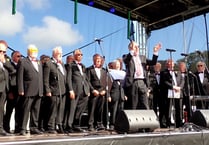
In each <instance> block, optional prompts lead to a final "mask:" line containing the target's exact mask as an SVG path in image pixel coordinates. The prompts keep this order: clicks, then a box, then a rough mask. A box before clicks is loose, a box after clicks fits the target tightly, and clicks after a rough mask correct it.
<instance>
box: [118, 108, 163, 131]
mask: <svg viewBox="0 0 209 145" xmlns="http://www.w3.org/2000/svg"><path fill="white" fill-rule="evenodd" d="M159 126H160V124H159V121H158V118H157V115H156V114H155V112H154V111H153V110H123V111H121V112H119V114H118V115H117V118H116V120H115V130H116V131H117V132H119V133H131V132H139V131H142V130H143V131H147V130H148V131H153V130H154V129H156V128H159Z"/></svg>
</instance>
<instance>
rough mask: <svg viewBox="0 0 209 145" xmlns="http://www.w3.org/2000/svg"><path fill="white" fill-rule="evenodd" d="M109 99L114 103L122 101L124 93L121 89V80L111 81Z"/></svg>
mask: <svg viewBox="0 0 209 145" xmlns="http://www.w3.org/2000/svg"><path fill="white" fill-rule="evenodd" d="M110 97H111V99H112V101H113V102H115V101H120V102H121V101H124V100H125V93H124V90H123V87H122V81H121V80H113V82H112V85H111V88H110Z"/></svg>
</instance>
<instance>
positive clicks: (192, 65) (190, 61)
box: [176, 51, 208, 72]
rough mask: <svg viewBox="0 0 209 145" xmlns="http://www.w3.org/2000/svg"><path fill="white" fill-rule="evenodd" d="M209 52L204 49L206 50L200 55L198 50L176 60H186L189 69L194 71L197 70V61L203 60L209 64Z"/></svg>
mask: <svg viewBox="0 0 209 145" xmlns="http://www.w3.org/2000/svg"><path fill="white" fill-rule="evenodd" d="M207 53H208V51H204V52H202V54H201V55H199V54H197V53H196V52H192V53H190V54H188V56H187V57H184V58H181V59H178V60H177V61H176V62H177V64H178V63H179V62H182V61H183V62H186V64H187V69H188V70H190V71H192V72H195V71H196V63H197V62H198V61H203V62H205V63H206V65H207V66H208V57H207V56H208V54H207ZM185 59H186V60H185Z"/></svg>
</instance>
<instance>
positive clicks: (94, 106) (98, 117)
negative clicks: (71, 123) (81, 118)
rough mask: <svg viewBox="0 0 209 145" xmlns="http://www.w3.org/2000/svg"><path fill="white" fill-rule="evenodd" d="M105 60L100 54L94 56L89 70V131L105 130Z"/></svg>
mask: <svg viewBox="0 0 209 145" xmlns="http://www.w3.org/2000/svg"><path fill="white" fill-rule="evenodd" d="M102 61H103V58H102V56H101V55H99V54H95V55H94V56H93V65H92V66H90V67H88V68H87V75H88V79H89V81H90V83H91V95H90V97H89V105H88V110H89V111H88V113H89V121H88V124H89V130H94V128H95V127H96V128H97V129H104V124H103V111H104V103H105V102H104V101H105V95H106V93H108V92H107V91H106V86H107V72H106V70H105V69H103V68H102V64H103V63H102Z"/></svg>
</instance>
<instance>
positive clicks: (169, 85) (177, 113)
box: [159, 59, 185, 128]
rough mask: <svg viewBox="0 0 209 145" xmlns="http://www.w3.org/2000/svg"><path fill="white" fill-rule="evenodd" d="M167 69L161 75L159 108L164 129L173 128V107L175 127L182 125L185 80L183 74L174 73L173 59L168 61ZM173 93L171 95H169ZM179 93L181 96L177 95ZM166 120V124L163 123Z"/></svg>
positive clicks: (161, 124)
mask: <svg viewBox="0 0 209 145" xmlns="http://www.w3.org/2000/svg"><path fill="white" fill-rule="evenodd" d="M166 66H167V68H166V69H165V70H164V71H162V72H161V74H160V89H161V90H160V93H161V95H160V97H161V99H160V100H161V101H160V106H159V121H160V126H161V127H162V128H166V127H170V126H171V114H172V107H174V108H175V109H174V121H175V125H176V126H175V127H177V128H178V127H181V125H182V98H183V95H182V92H181V91H182V88H183V87H184V83H185V82H184V78H183V77H182V75H181V73H178V74H177V73H176V72H175V71H174V62H173V60H171V59H168V60H167V63H166ZM169 92H171V93H169ZM175 93H179V95H175ZM163 118H165V121H166V122H165V124H164V123H163V122H164V121H163Z"/></svg>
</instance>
